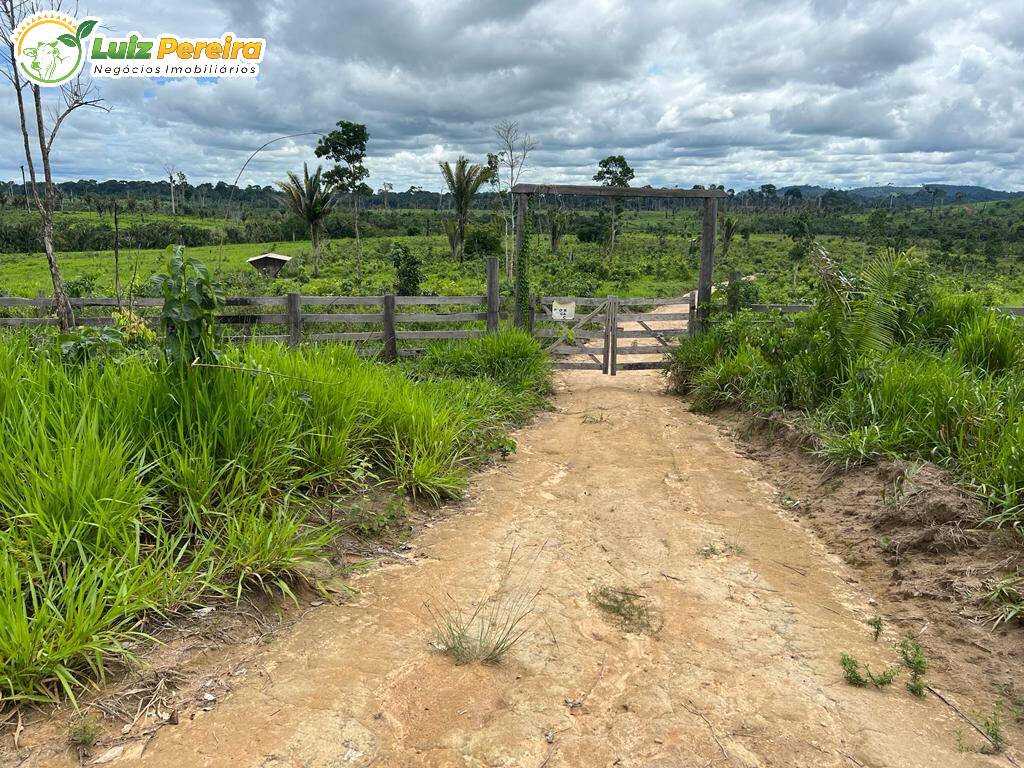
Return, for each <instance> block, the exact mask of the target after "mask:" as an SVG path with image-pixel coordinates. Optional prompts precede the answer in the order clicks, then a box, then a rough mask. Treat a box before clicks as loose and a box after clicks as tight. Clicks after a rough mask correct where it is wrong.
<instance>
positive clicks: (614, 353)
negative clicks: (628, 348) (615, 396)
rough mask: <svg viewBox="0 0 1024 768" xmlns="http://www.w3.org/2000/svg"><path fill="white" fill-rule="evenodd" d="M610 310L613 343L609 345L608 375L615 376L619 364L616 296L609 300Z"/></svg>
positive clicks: (617, 302) (610, 328) (617, 301)
mask: <svg viewBox="0 0 1024 768" xmlns="http://www.w3.org/2000/svg"><path fill="white" fill-rule="evenodd" d="M608 309H609V310H610V311H611V317H612V322H611V326H610V327H609V334H610V336H611V341H610V342H609V344H608V352H609V355H608V358H609V359H608V374H609V375H610V376H614V375H615V367H616V366H617V365H618V364H619V300H618V298H617V297H616V296H610V297H609V298H608Z"/></svg>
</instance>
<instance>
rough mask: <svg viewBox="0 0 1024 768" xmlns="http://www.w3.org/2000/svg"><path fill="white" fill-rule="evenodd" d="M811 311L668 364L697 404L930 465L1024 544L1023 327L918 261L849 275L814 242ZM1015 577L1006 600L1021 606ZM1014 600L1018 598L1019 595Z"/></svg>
mask: <svg viewBox="0 0 1024 768" xmlns="http://www.w3.org/2000/svg"><path fill="white" fill-rule="evenodd" d="M816 261H817V267H818V273H819V288H818V290H817V293H816V295H815V297H814V306H813V309H812V310H811V311H810V312H808V313H805V314H803V315H800V316H796V317H795V320H794V321H793V322H787V321H786V320H784V319H783V318H782V317H764V316H757V315H754V314H752V313H747V312H742V313H740V314H739V315H738V316H736V317H727V316H724V315H721V316H719V317H720V319H719V321H718V322H716V323H715V324H714V326H713V327H712V329H711V330H710V331H709V332H708V333H706V334H704V335H702V336H700V337H697V338H693V339H685V340H683V341H682V343H681V344H680V346H679V348H678V349H677V350H676V351H675V352H674V353H673V355H672V356H671V359H670V360H669V361H668V363H667V366H668V372H669V375H670V377H671V380H672V382H673V384H674V386H675V388H676V389H677V390H678V391H679V392H681V393H685V394H686V395H688V396H689V397H690V398H691V400H692V402H693V405H694V407H695V408H697V409H700V410H711V409H714V408H718V407H720V406H723V405H733V406H736V407H740V408H743V409H747V410H751V411H755V412H758V413H762V414H772V413H779V412H786V413H787V414H788V417H789V418H790V419H791V420H793V419H795V420H797V421H799V422H800V423H801V424H802V425H803V426H804V427H805V428H806V429H808V430H809V431H811V432H813V433H814V434H815V435H816V436H817V438H818V441H819V446H820V447H819V448H818V452H819V453H820V454H821V455H822V456H824V457H826V458H828V459H829V460H831V461H833V462H837V463H840V464H850V463H856V462H863V461H869V460H872V459H874V458H878V457H883V456H884V457H898V458H903V459H911V460H924V461H932V462H936V463H938V464H940V465H942V466H943V467H944V468H945V469H946V470H947V471H948V472H949V473H950V474H951V475H952V476H953V477H954V478H955V479H957V480H958V481H959V482H960V483H962V484H963V486H965V487H966V488H968V489H970V490H971V491H973V492H974V493H976V494H977V495H979V496H980V497H982V498H983V499H985V500H986V501H987V502H988V503H989V505H990V507H991V509H992V517H991V520H990V522H991V523H993V524H995V525H999V526H1004V527H1007V528H1009V529H1012V530H1015V531H1016V532H1017V533H1018V534H1020V536H1021V537H1024V511H1022V510H1024V378H1022V377H1021V375H1020V363H1021V361H1022V360H1024V329H1022V327H1021V325H1020V324H1019V321H1018V320H1016V319H1014V318H1012V317H1008V316H1005V315H1002V314H1001V313H999V312H998V311H996V310H993V309H990V308H987V307H986V306H985V304H984V302H983V301H982V299H981V297H979V296H978V295H976V294H971V293H951V292H949V291H947V290H945V289H944V288H943V287H942V286H941V285H939V284H937V282H936V280H935V279H934V278H932V277H930V276H929V275H928V271H927V270H926V269H925V267H924V265H923V263H922V262H921V261H920V260H919V259H918V258H916V257H915V256H914V254H913V253H911V252H895V251H890V252H888V253H887V254H885V255H882V256H881V257H879V258H878V259H876V260H874V261H872V262H869V263H868V264H866V265H865V267H864V270H863V271H862V273H861V274H860V275H859V276H858V277H856V278H852V277H849V276H847V274H845V273H844V272H843V271H842V270H841V269H840V268H839V267H838V265H837V264H836V263H835V262H834V261H833V260H832V259H831V258H830V256H829V254H828V253H826V252H825V251H824V250H823V249H821V248H820V247H819V248H818V249H817V251H816ZM1012 584H1013V582H1012V580H1011V581H1009V582H1004V584H1003V586H1002V587H1000V590H999V595H1000V596H1002V597H1003V598H1009V599H1010V603H1009V605H1010V607H1009V608H1005V607H1004V608H1003V609H1002V610H1003V615H1004V616H1007V617H1008V616H1011V615H1016V613H1018V612H1019V607H1017V606H1019V602H1017V598H1015V597H1014V595H1015V589H1014V588H1013V586H1012ZM1016 594H1017V595H1018V597H1019V593H1016Z"/></svg>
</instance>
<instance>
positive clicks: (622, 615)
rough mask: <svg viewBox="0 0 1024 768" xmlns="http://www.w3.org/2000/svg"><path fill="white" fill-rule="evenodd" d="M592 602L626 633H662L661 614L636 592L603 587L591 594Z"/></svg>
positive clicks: (622, 588) (620, 588) (621, 588)
mask: <svg viewBox="0 0 1024 768" xmlns="http://www.w3.org/2000/svg"><path fill="white" fill-rule="evenodd" d="M590 602H591V603H593V604H594V606H596V607H597V608H598V609H600V610H601V612H602V613H604V614H605V615H606V616H607V617H608V618H609V619H611V620H612V621H613V622H615V623H616V624H617V625H618V626H619V627H620V628H622V629H623V630H625V631H626V632H633V633H635V634H648V635H656V634H657V633H658V632H659V631H661V627H662V623H663V622H662V618H661V614H660V613H659V612H658V611H657V610H656V609H655V608H654V606H652V605H651V602H650V600H648V599H647V598H646V597H645V596H644V595H642V594H640V593H639V592H637V591H636V590H633V589H629V588H628V587H601V588H600V589H597V590H595V591H593V592H591V593H590Z"/></svg>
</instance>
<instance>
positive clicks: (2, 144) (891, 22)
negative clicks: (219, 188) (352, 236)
mask: <svg viewBox="0 0 1024 768" xmlns="http://www.w3.org/2000/svg"><path fill="white" fill-rule="evenodd" d="M81 11H82V12H81V14H80V15H85V13H86V12H88V13H89V14H92V15H95V16H99V17H101V18H102V23H103V25H104V26H105V27H107V34H108V35H113V34H118V35H124V34H127V33H128V32H131V31H136V30H137V31H139V32H140V33H142V34H144V35H150V36H156V35H158V34H160V33H175V34H178V35H195V36H203V37H214V36H220V35H221V34H223V33H224V32H232V33H234V34H235V35H237V36H261V37H264V38H266V40H267V49H266V53H265V58H264V61H263V64H262V70H261V72H262V74H261V76H260V78H259V80H234V81H231V80H221V81H219V82H218V81H197V80H174V81H167V82H159V83H158V82H153V81H148V80H120V81H110V80H105V81H101V83H100V86H101V90H102V95H103V96H104V97H105V99H106V104H107V105H108V106H109V107H111V110H112V111H111V112H110V113H109V114H103V113H98V112H92V113H86V112H78V113H76V114H75V115H74V116H73V117H72V118H71V119H70V121H69V122H68V123H67V124H66V128H64V129H63V134H62V138H61V140H60V145H59V147H58V150H57V156H56V158H55V171H56V174H57V176H58V177H59V178H61V179H74V178H95V179H106V178H111V177H116V178H156V177H158V176H159V175H160V174H161V169H162V167H163V166H164V164H165V163H167V162H171V163H173V164H174V165H176V166H178V167H180V168H182V169H183V170H184V171H185V172H186V174H187V175H188V176H189V179H190V180H192V181H194V182H197V181H210V180H218V179H227V180H231V179H233V178H234V176H235V174H236V173H237V172H238V169H239V168H240V166H241V164H242V163H243V162H244V161H245V158H246V157H247V156H248V154H249V153H250V152H251V151H252V150H253V149H255V148H256V147H257V146H259V145H260V144H262V143H263V142H265V141H267V140H269V139H271V138H274V137H275V136H279V135H282V134H289V133H296V132H301V131H316V130H320V131H322V130H326V129H328V128H329V127H330V126H331V125H332V124H333V123H334V122H335V121H336V120H339V119H346V120H354V121H357V122H363V123H366V125H367V126H368V128H369V131H370V147H369V156H368V158H367V166H368V168H369V169H370V171H371V174H372V175H371V178H370V182H371V183H372V184H373V185H374V187H375V188H376V187H378V186H379V185H380V184H381V183H382V182H385V181H387V182H391V183H392V184H394V186H395V188H396V189H405V188H407V187H408V186H409V185H411V184H416V185H420V186H424V187H427V188H431V189H436V188H438V187H439V185H440V183H441V179H440V175H439V173H438V172H437V161H438V160H441V159H454V158H455V157H457V156H458V154H459V153H465V154H467V155H469V156H470V157H472V158H474V159H478V160H483V159H484V157H485V154H486V152H488V151H492V150H494V148H495V147H494V140H493V135H492V131H491V127H492V126H493V125H494V124H495V123H496V122H498V121H499V120H503V119H512V120H518V121H519V122H520V123H521V124H522V126H523V128H524V129H525V130H527V131H528V132H529V133H530V134H532V135H533V136H534V137H535V138H536V139H537V140H538V142H539V146H538V149H537V151H536V152H535V154H534V155H533V157H532V158H531V160H532V164H531V165H532V167H531V168H530V171H529V172H528V173H527V176H528V177H529V178H528V179H527V178H524V180H530V181H537V182H542V181H565V182H577V183H581V182H585V181H587V180H589V178H590V176H591V175H592V174H593V173H594V166H595V165H596V163H597V161H598V160H599V159H600V158H601V157H604V156H606V155H608V154H620V153H621V154H624V155H625V156H626V158H627V160H628V161H629V162H630V163H631V164H632V165H633V167H634V168H635V169H636V172H637V180H636V182H635V183H637V184H644V183H650V184H654V185H656V186H687V187H688V186H691V185H693V184H695V183H702V184H707V183H721V184H725V185H726V186H727V187H733V188H736V189H741V188H746V187H749V186H752V185H757V184H760V183H762V182H769V181H770V182H773V183H775V184H777V185H780V186H781V185H783V184H791V183H792V184H799V183H807V184H820V185H824V186H841V187H850V186H860V185H867V184H887V183H891V182H895V183H897V184H915V183H927V182H949V183H962V184H982V185H986V186H990V187H995V188H998V189H1024V0H987V1H985V2H976V1H975V0H927V1H926V2H919V1H918V0H913V1H911V2H903V1H902V0H895V2H893V0H885V2H873V0H809V1H802V0H772V2H765V1H764V0H729V1H728V2H715V1H714V0H712V2H706V1H704V2H695V1H691V0H372V1H368V0H331V1H328V0H316V1H314V0H208V1H207V2H198V1H197V0H174V2H161V3H140V2H139V0H104V2H94V1H93V0H83V3H82V6H81ZM0 84H2V85H4V86H5V89H4V90H2V91H0V178H15V177H16V176H20V170H19V166H20V164H21V160H20V159H19V152H20V141H19V137H18V133H17V130H16V126H17V123H16V112H15V102H14V98H13V95H12V93H11V92H10V90H11V89H10V87H9V85H8V84H7V83H6V82H2V81H0ZM314 143H315V137H311V138H306V139H297V140H295V141H289V142H280V143H278V144H276V145H274V147H273V148H272V149H271V150H268V151H266V152H264V153H262V154H261V155H260V156H259V157H258V158H257V159H256V160H255V161H254V162H253V163H252V164H251V165H250V166H249V168H248V169H247V171H246V174H245V175H244V176H243V182H248V183H260V184H266V183H269V182H270V181H271V180H273V179H275V178H281V177H282V176H283V175H284V172H285V171H287V170H290V169H296V168H300V167H301V164H302V162H303V160H312V159H313V156H312V146H313V144H314Z"/></svg>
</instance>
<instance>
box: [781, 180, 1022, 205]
mask: <svg viewBox="0 0 1024 768" xmlns="http://www.w3.org/2000/svg"><path fill="white" fill-rule="evenodd" d="M794 188H796V189H799V190H800V194H801V195H802V196H803V197H805V198H815V197H821V196H822V195H823V194H825V193H826V192H829V191H831V190H830V189H829V188H828V187H818V186H815V185H813V184H801V185H796V186H795V187H794V186H787V187H779V194H780V195H783V194H785V192H786V190H788V189H794ZM928 189H941V190H942V191H943V192H944V193H945V194H944V196H943V200H942V201H943V202H944V203H945V204H946V205H949V204H950V203H959V202H964V203H985V202H989V201H992V200H1009V199H1012V198H1024V192H1003V191H1000V190H995V189H989V188H988V187H978V186H972V185H961V184H922V185H920V186H916V187H896V186H893V187H890V186H884V187H854V188H853V189H841V190H837V191H839V192H846V193H847V194H848V195H852V196H854V197H859V198H861V199H862V200H865V201H868V202H871V203H877V202H878V201H880V200H885V199H888V197H889V196H890V195H896V199H897V200H898V201H899V202H900V203H901V204H903V205H908V204H909V205H931V204H932V202H933V197H932V195H931V194H930V193H929V192H928V191H927V190H928Z"/></svg>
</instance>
